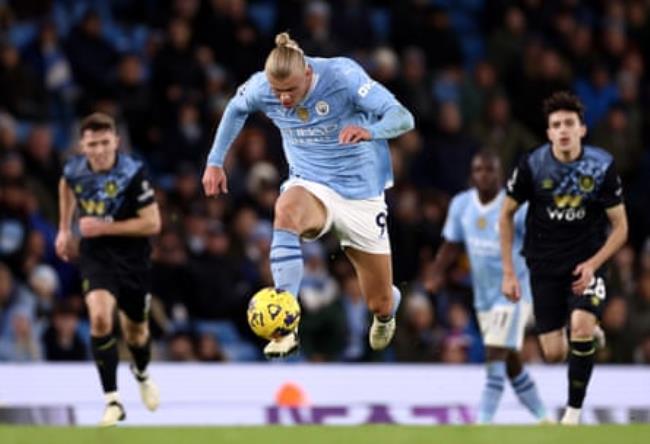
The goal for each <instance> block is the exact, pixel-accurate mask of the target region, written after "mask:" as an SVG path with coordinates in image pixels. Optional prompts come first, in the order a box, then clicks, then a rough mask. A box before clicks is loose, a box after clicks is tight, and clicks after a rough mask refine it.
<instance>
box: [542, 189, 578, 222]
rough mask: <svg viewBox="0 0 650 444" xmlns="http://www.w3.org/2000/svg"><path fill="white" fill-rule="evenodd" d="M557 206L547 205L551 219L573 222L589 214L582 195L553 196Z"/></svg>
mask: <svg viewBox="0 0 650 444" xmlns="http://www.w3.org/2000/svg"><path fill="white" fill-rule="evenodd" d="M553 202H554V203H555V206H553V207H547V208H546V212H547V213H548V217H549V218H550V219H551V220H557V221H566V222H572V221H574V220H582V219H584V218H585V216H586V215H587V210H586V208H585V207H583V206H580V205H581V204H582V196H581V195H571V194H558V195H556V196H553Z"/></svg>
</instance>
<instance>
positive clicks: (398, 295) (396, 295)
mask: <svg viewBox="0 0 650 444" xmlns="http://www.w3.org/2000/svg"><path fill="white" fill-rule="evenodd" d="M400 302H402V292H401V291H399V288H397V287H396V286H394V285H393V311H392V312H391V315H392V316H393V317H394V316H395V315H396V314H397V310H398V309H399V304H400Z"/></svg>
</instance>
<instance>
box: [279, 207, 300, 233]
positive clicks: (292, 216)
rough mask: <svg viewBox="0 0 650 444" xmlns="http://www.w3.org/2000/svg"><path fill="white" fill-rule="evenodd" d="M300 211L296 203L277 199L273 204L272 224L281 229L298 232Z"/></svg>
mask: <svg viewBox="0 0 650 444" xmlns="http://www.w3.org/2000/svg"><path fill="white" fill-rule="evenodd" d="M301 219H302V217H301V212H300V208H298V205H296V204H295V203H293V202H285V201H282V200H278V201H277V202H276V204H275V219H274V226H275V228H279V229H281V230H291V231H293V232H296V233H298V232H300V229H301Z"/></svg>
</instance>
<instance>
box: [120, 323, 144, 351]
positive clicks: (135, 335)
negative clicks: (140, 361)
mask: <svg viewBox="0 0 650 444" xmlns="http://www.w3.org/2000/svg"><path fill="white" fill-rule="evenodd" d="M148 339H149V331H148V329H147V327H146V326H133V327H130V328H126V329H125V331H124V340H125V341H126V343H127V344H129V345H133V346H136V347H141V346H143V345H144V344H146V343H147V340H148Z"/></svg>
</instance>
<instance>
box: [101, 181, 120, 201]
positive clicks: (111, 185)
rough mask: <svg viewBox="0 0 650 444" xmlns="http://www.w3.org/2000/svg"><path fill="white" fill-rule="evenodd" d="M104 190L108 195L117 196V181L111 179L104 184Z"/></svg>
mask: <svg viewBox="0 0 650 444" xmlns="http://www.w3.org/2000/svg"><path fill="white" fill-rule="evenodd" d="M104 192H105V193H106V196H108V197H115V196H117V183H115V181H114V180H109V181H107V182H106V183H105V184H104Z"/></svg>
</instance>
